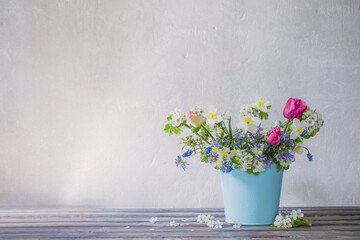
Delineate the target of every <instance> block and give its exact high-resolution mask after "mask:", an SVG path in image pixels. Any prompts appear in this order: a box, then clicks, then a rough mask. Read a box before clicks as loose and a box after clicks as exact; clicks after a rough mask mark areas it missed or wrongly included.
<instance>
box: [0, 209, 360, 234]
mask: <svg viewBox="0 0 360 240" xmlns="http://www.w3.org/2000/svg"><path fill="white" fill-rule="evenodd" d="M286 209H293V208H286ZM295 209H297V208H295ZM301 209H302V210H303V212H304V213H305V216H306V217H307V218H309V219H310V220H312V221H313V227H311V228H294V229H286V230H283V229H277V228H273V227H270V226H242V228H241V230H234V229H232V225H231V224H224V228H223V229H211V228H208V227H207V226H206V225H204V224H198V223H196V222H195V221H196V216H197V215H198V214H199V213H212V214H213V215H214V216H216V218H217V219H220V220H221V221H223V220H224V212H223V209H213V208H208V209H39V210H37V209H5V210H4V209H3V210H0V238H1V239H3V238H5V239H31V238H34V239H42V238H45V239H51V238H56V239H61V238H63V239H71V238H82V239H94V238H96V239H98V238H101V239H109V238H145V239H146V238H147V239H151V238H162V237H166V238H181V239H185V238H192V239H193V238H199V239H204V238H206V239H209V238H213V239H219V238H238V237H240V238H247V237H249V238H268V237H271V238H306V239H310V238H316V239H321V238H324V239H329V238H339V239H341V238H342V239H346V238H352V239H360V207H325V208H317V207H311V208H301ZM152 216H157V217H159V220H160V222H159V223H158V224H156V225H153V224H150V223H149V218H150V217H152ZM174 219H175V220H176V221H178V222H179V223H180V224H182V225H181V226H179V227H169V226H167V224H168V223H169V222H170V220H174Z"/></svg>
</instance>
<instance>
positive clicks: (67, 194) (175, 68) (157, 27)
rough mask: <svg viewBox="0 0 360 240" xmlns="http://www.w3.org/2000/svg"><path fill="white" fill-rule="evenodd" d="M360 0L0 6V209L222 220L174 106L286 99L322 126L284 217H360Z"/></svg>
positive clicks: (216, 189)
mask: <svg viewBox="0 0 360 240" xmlns="http://www.w3.org/2000/svg"><path fill="white" fill-rule="evenodd" d="M359 78H360V1H252V0H248V1H220V0H219V1H208V0H199V1H192V0H187V1H167V0H166V1H165V0H164V1H155V0H154V1H148V0H147V1H145V0H144V1H133V0H128V1H116V0H107V1H85V0H84V1H50V0H48V1H33V0H31V1H30V0H28V1H25V0H22V1H20V0H18V1H9V0H1V1H0V207H6V208H7V207H64V206H65V207H75V206H96V207H222V194H221V186H220V181H219V180H220V178H219V175H218V172H216V171H215V170H213V169H211V168H210V167H209V166H203V165H202V164H201V163H197V162H194V161H193V162H191V165H190V167H189V169H188V171H187V172H183V171H182V170H181V169H179V168H176V167H175V165H174V158H175V156H176V155H177V154H179V153H180V146H179V145H178V144H177V143H178V140H177V138H176V137H168V136H167V135H166V134H164V133H163V132H162V129H163V125H164V123H165V117H166V116H167V115H168V112H170V111H171V110H172V109H173V108H175V107H179V108H183V109H184V110H186V109H187V108H188V107H190V106H193V105H200V106H204V107H207V106H208V104H210V103H213V104H215V105H217V106H218V107H220V108H223V109H225V110H228V111H229V112H231V113H232V114H233V115H236V114H237V112H238V109H239V108H240V106H241V105H242V104H244V103H248V102H249V101H250V100H251V98H252V97H254V96H257V95H260V96H261V95H264V96H267V97H268V99H269V100H270V101H271V102H272V103H273V109H272V110H271V113H270V114H271V120H270V121H268V125H269V126H271V125H272V123H273V122H274V121H275V120H276V119H282V109H283V106H284V104H285V101H286V100H287V98H289V97H298V98H302V99H304V100H306V102H307V103H308V104H309V105H310V106H311V107H313V108H317V109H318V110H319V111H320V112H322V113H323V117H324V119H325V125H324V127H323V129H322V130H321V131H320V132H319V134H318V136H317V137H316V138H314V139H312V140H310V141H308V143H307V145H308V146H309V147H310V149H311V151H312V153H313V156H314V161H313V162H312V163H309V162H307V159H306V156H305V155H304V156H301V157H299V158H297V161H296V162H295V163H294V164H293V165H292V167H291V168H290V170H289V171H287V172H286V173H285V176H284V182H283V188H282V191H283V192H282V197H281V205H282V206H333V205H360V190H359V188H360V159H359V134H360V130H359V129H360V128H359V126H358V125H359V123H358V120H359V117H360V107H359V102H360V97H359V90H360V84H359V81H360V79H359Z"/></svg>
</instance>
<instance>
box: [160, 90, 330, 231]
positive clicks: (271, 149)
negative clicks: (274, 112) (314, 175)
mask: <svg viewBox="0 0 360 240" xmlns="http://www.w3.org/2000/svg"><path fill="white" fill-rule="evenodd" d="M270 109H271V105H270V103H269V102H268V101H267V100H266V98H264V97H258V98H256V99H255V102H254V103H252V104H245V105H243V106H242V107H241V109H240V112H239V113H240V114H239V118H238V120H237V121H236V122H235V123H236V125H234V124H233V119H232V118H231V117H230V116H228V115H227V114H226V112H222V111H219V110H218V109H216V108H215V107H214V106H210V107H209V109H208V111H204V110H203V109H201V108H199V107H193V108H191V109H190V110H189V111H188V112H187V113H186V114H185V112H183V111H181V110H178V109H175V110H174V111H172V112H171V114H170V116H168V117H167V123H166V125H165V128H164V131H165V133H168V134H169V135H172V134H173V133H174V134H177V135H180V134H181V133H182V132H183V131H184V129H188V130H189V131H188V133H189V134H187V135H185V136H183V137H182V138H181V144H182V145H183V147H182V148H183V150H184V149H185V151H184V153H183V154H182V155H179V156H177V157H176V159H175V163H176V165H177V166H178V167H181V168H182V169H184V170H185V169H186V168H187V166H188V165H189V163H188V159H189V158H190V157H194V156H195V157H197V158H198V159H199V160H200V161H201V162H204V163H207V164H210V165H211V166H213V167H214V168H215V169H217V170H220V171H221V176H222V183H223V192H224V203H225V214H226V218H227V221H230V222H234V221H239V222H241V223H243V224H244V221H243V220H244V219H238V218H240V215H241V216H242V217H243V218H248V219H249V221H248V223H249V224H262V223H264V222H266V223H268V222H269V221H270V219H271V221H272V222H273V220H274V218H275V216H276V214H277V211H278V206H279V198H280V190H281V181H282V173H283V170H287V169H289V167H290V164H291V163H292V162H294V161H295V154H301V153H303V152H304V151H306V152H307V157H308V159H309V161H312V155H311V153H310V152H309V150H308V149H307V148H306V147H305V146H304V145H303V142H304V140H305V139H309V138H311V137H314V136H315V135H316V134H317V132H318V131H319V130H320V128H321V127H322V125H323V124H324V121H323V119H322V116H321V114H320V113H318V112H317V111H316V110H315V109H310V107H309V106H307V105H306V103H305V102H304V101H302V100H301V99H296V98H290V99H289V100H288V101H287V102H286V105H285V108H284V110H283V115H284V117H285V120H283V121H278V122H276V123H275V126H273V127H272V128H265V127H264V126H263V125H262V121H263V120H267V119H268V111H269V110H270ZM233 125H234V126H235V127H233ZM226 175H229V176H226ZM235 182H236V183H235ZM239 184H240V185H239ZM251 184H253V185H251ZM254 184H255V185H254ZM269 184H272V185H277V187H276V189H273V190H271V189H270V188H272V185H269ZM225 188H228V189H230V190H226V189H225ZM249 188H254V189H255V190H254V191H253V189H252V190H249ZM265 188H266V189H265ZM234 189H239V191H240V192H238V193H237V194H235V195H236V196H234V194H233V193H232V192H234V191H235V190H234ZM241 189H242V190H241ZM261 189H263V190H261ZM227 193H231V194H232V195H233V196H232V197H231V196H227V195H229V194H227ZM273 193H275V195H272V194H273ZM246 194H247V195H252V196H253V197H254V196H255V195H259V194H260V195H259V196H258V197H260V198H261V197H265V198H269V199H274V201H273V203H272V204H271V206H270V207H269V208H268V209H270V208H271V210H269V211H265V210H263V211H262V212H259V213H258V214H254V212H253V209H252V208H254V206H253V207H252V206H250V205H249V204H248V203H244V201H246V202H248V201H251V202H254V201H255V200H254V199H250V198H247V199H244V198H245V196H244V195H246ZM254 194H255V195H254ZM277 195H278V197H276V196H277ZM239 196H241V197H239ZM239 201H242V202H243V203H242V204H245V206H246V208H247V209H249V208H250V210H251V211H250V212H249V213H248V214H246V216H244V213H243V212H244V209H242V210H241V209H238V210H229V211H227V206H230V205H239V204H238V202H239ZM267 202H268V201H267ZM256 204H258V205H261V206H264V204H265V203H264V202H258V203H256ZM265 205H266V204H265ZM231 208H233V207H231ZM228 209H229V208H228ZM264 211H265V212H269V214H268V216H269V217H268V219H269V220H266V221H260V220H259V217H260V215H262V216H264V215H266V214H264ZM234 212H237V213H235V214H234V216H231V217H228V216H230V215H232V213H234ZM245 222H246V220H245Z"/></svg>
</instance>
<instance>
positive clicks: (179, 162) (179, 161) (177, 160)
mask: <svg viewBox="0 0 360 240" xmlns="http://www.w3.org/2000/svg"><path fill="white" fill-rule="evenodd" d="M175 164H176V167H179V166H180V167H181V168H182V169H183V170H184V171H185V169H186V166H187V165H190V164H189V163H187V162H186V161H184V160H182V159H181V157H180V156H177V158H175Z"/></svg>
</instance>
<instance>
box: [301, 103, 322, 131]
mask: <svg viewBox="0 0 360 240" xmlns="http://www.w3.org/2000/svg"><path fill="white" fill-rule="evenodd" d="M303 119H304V120H302V121H301V122H302V123H303V124H304V128H305V130H306V132H307V135H311V134H312V132H313V131H314V130H316V129H318V128H320V127H321V125H322V124H323V119H322V116H321V114H320V113H318V112H316V110H313V109H311V110H307V111H305V112H304V114H303Z"/></svg>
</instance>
